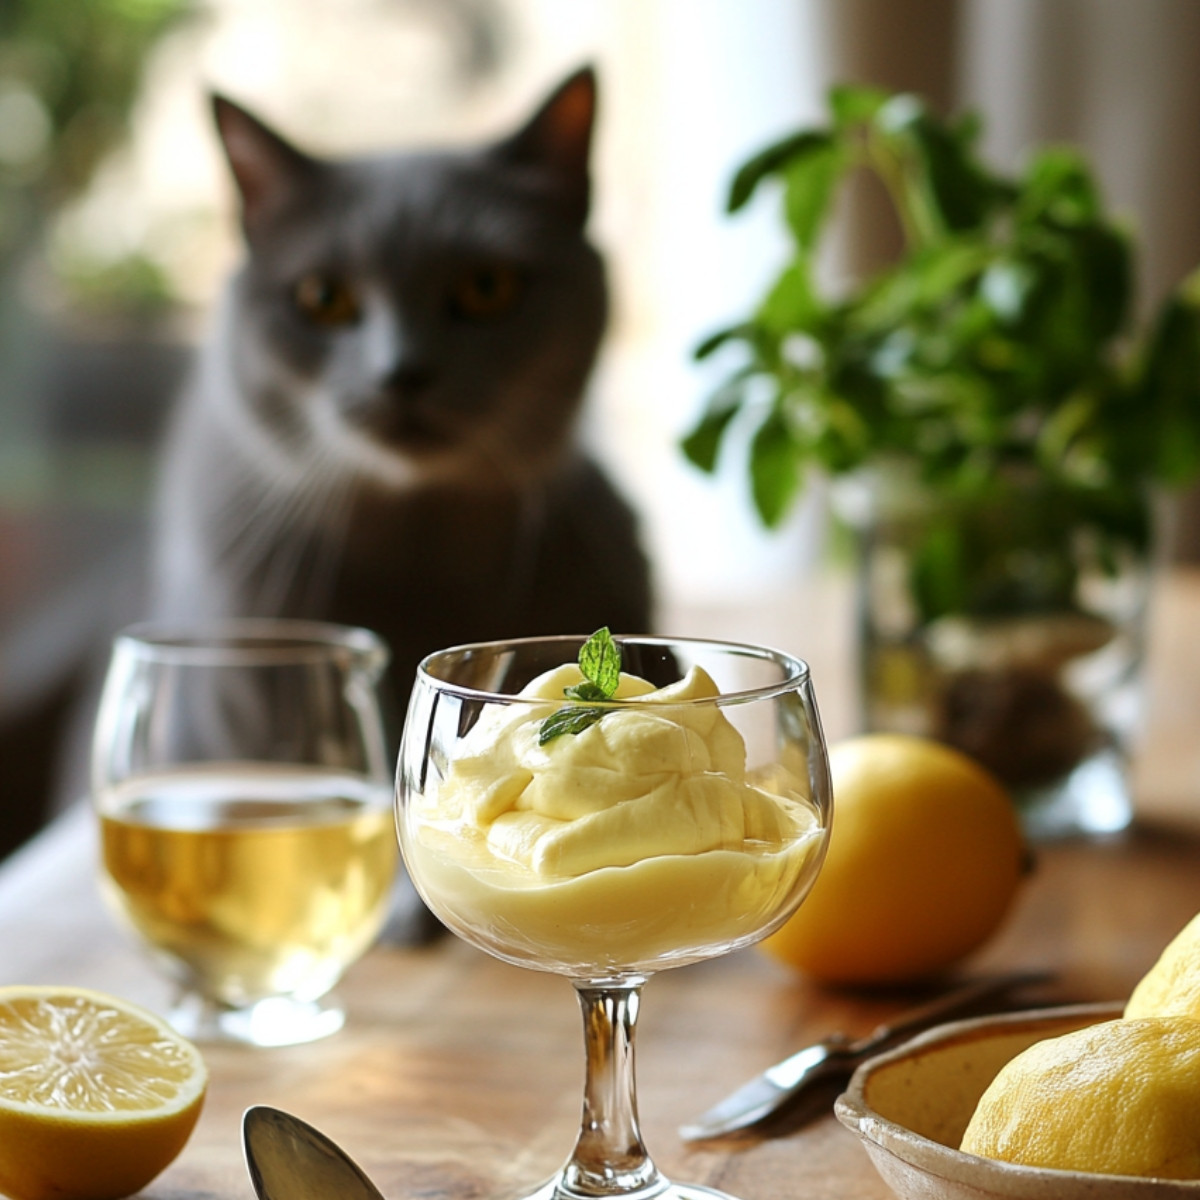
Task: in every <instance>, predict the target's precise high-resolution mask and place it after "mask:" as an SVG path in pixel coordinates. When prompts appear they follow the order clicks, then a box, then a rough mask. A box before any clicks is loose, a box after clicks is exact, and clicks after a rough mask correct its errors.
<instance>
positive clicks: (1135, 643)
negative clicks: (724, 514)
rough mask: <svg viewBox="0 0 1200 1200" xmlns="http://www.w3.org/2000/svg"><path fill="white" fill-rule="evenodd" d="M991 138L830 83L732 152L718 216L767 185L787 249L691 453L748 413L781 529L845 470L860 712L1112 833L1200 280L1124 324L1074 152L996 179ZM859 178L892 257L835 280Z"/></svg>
mask: <svg viewBox="0 0 1200 1200" xmlns="http://www.w3.org/2000/svg"><path fill="white" fill-rule="evenodd" d="M978 133H979V123H978V121H977V120H976V119H975V118H974V117H972V116H967V117H964V118H962V119H959V120H956V121H943V120H941V119H939V118H938V117H936V116H935V115H934V114H933V113H932V112H930V110H929V109H928V108H927V107H926V106H925V105H924V104H923V103H922V102H921V101H920V100H919V99H917V98H916V97H914V96H911V95H892V94H887V93H884V92H880V91H877V90H873V89H868V88H861V87H842V88H836V89H834V90H833V91H832V92H831V94H830V120H829V123H828V125H827V126H826V127H824V128H816V129H807V130H802V131H800V132H797V133H794V134H792V135H790V136H788V137H786V138H784V139H783V140H781V141H779V142H777V143H775V144H773V145H771V146H769V147H767V148H766V149H764V150H763V151H761V152H760V153H758V154H756V155H754V156H753V157H752V158H751V159H750V160H749V161H747V162H746V163H745V165H744V166H742V167H741V169H740V170H739V171H738V172H737V174H736V175H735V177H734V180H733V183H732V187H731V190H730V196H729V209H730V211H731V212H733V211H737V210H739V209H741V208H742V207H743V206H744V205H746V204H747V203H748V202H749V201H750V200H751V198H752V197H754V196H755V195H756V194H758V192H759V190H760V188H761V187H762V186H763V185H764V184H769V183H773V184H777V185H778V186H779V189H780V192H781V195H782V202H783V203H782V206H783V217H784V221H785V224H786V227H787V229H788V230H789V231H790V235H791V241H792V252H791V256H790V258H789V260H788V261H787V262H786V263H785V264H784V266H783V268H782V270H781V271H780V273H779V274H778V277H777V278H776V279H775V280H774V281H773V283H772V285H771V286H770V287H769V289H768V290H767V292H766V294H765V296H764V297H763V298H762V300H761V302H760V303H759V304H758V305H757V307H756V308H755V310H754V311H753V312H752V313H751V314H750V315H749V316H748V317H747V319H745V320H744V321H741V322H739V323H738V324H736V325H734V326H732V327H731V328H727V329H723V330H721V331H719V332H717V333H715V334H714V335H713V336H711V337H710V338H708V339H707V340H706V341H705V342H704V343H703V344H702V345H701V346H700V347H699V348H698V350H697V356H698V357H699V358H702V359H706V358H709V357H710V356H716V355H718V354H720V355H724V356H727V357H729V358H732V359H733V365H732V369H731V370H730V373H729V374H728V375H727V377H725V378H724V379H723V381H722V382H721V383H720V384H719V386H718V387H717V388H716V390H715V391H714V393H713V394H712V396H711V397H710V398H709V401H708V403H707V406H706V408H705V409H704V411H703V413H702V414H701V415H700V417H699V418H698V420H697V422H696V423H695V425H694V427H693V428H692V429H691V431H690V432H689V433H688V434H687V435H686V437H685V438H684V440H683V450H684V452H685V454H686V455H687V456H688V458H689V459H691V461H692V462H693V463H695V464H696V465H697V466H699V467H700V468H702V469H704V470H708V471H712V470H713V469H714V467H715V465H716V462H717V457H718V452H719V450H720V448H721V446H722V444H723V443H724V442H726V441H727V440H729V434H730V432H731V430H733V429H736V428H742V429H744V431H745V432H746V433H747V434H748V440H747V441H746V442H745V443H744V444H745V445H747V447H748V450H747V454H748V466H749V477H750V487H751V495H752V497H753V503H754V505H755V508H756V510H757V512H758V514H759V516H760V517H761V518H762V520H763V522H764V523H765V524H766V525H768V526H773V525H776V524H778V523H779V521H780V520H781V519H782V518H783V516H784V515H785V513H786V512H787V510H788V507H789V505H790V504H791V502H792V501H793V499H794V498H795V496H796V495H797V493H798V492H799V490H800V488H801V486H802V484H803V482H804V480H805V477H806V473H808V472H809V471H812V470H816V471H820V472H823V473H824V474H826V475H827V476H829V477H831V478H832V479H833V481H834V483H833V488H832V491H833V495H834V499H835V511H837V512H839V513H840V514H841V515H842V516H843V517H844V518H845V519H846V520H847V522H848V523H849V525H850V526H851V527H852V528H853V529H854V531H855V533H856V534H857V535H858V537H857V540H858V545H859V547H860V569H859V573H858V578H859V584H860V587H859V609H860V617H861V619H860V633H861V654H860V659H861V684H862V691H863V709H864V718H865V724H866V726H867V727H868V728H893V729H908V730H911V731H914V732H920V733H926V734H930V735H933V736H937V737H940V738H942V739H943V740H946V741H949V742H951V743H953V744H956V745H959V746H961V747H962V748H964V749H966V750H968V751H970V752H971V753H973V754H974V755H975V756H976V757H978V758H980V759H981V760H982V761H983V762H985V763H986V765H988V766H990V767H992V768H993V769H994V770H995V771H996V772H997V773H998V774H999V775H1000V776H1001V777H1002V778H1003V779H1004V780H1005V781H1006V782H1007V783H1008V784H1009V785H1010V787H1011V788H1012V790H1013V791H1014V793H1015V794H1016V795H1017V796H1018V798H1019V799H1020V801H1021V802H1022V803H1023V804H1024V805H1025V806H1026V811H1027V814H1029V822H1028V823H1029V824H1030V826H1031V828H1032V829H1033V831H1034V832H1035V833H1036V832H1041V833H1045V834H1051V833H1054V832H1056V831H1059V830H1066V829H1087V828H1093V829H1111V828H1116V827H1119V826H1120V825H1122V824H1124V823H1126V822H1127V820H1128V816H1129V802H1128V795H1127V792H1126V791H1125V790H1124V785H1123V764H1124V755H1125V751H1126V749H1127V740H1128V735H1129V733H1130V731H1131V728H1130V727H1131V720H1130V717H1131V714H1132V713H1133V712H1134V711H1135V709H1136V695H1135V692H1136V686H1137V679H1138V671H1137V667H1138V664H1139V663H1140V659H1141V646H1140V636H1141V621H1140V616H1141V610H1142V608H1143V606H1144V603H1145V597H1146V593H1147V588H1148V586H1149V579H1150V571H1151V565H1152V559H1153V550H1154V546H1155V536H1156V521H1155V512H1156V496H1157V495H1159V494H1160V493H1161V492H1162V491H1163V489H1169V488H1172V487H1178V486H1181V485H1184V484H1186V483H1188V482H1190V481H1191V480H1192V479H1194V478H1195V477H1196V476H1197V475H1198V474H1200V276H1197V277H1193V278H1191V279H1188V280H1186V281H1185V282H1184V283H1183V284H1182V285H1181V286H1180V287H1179V288H1178V289H1177V290H1176V291H1175V292H1174V293H1173V294H1171V295H1170V296H1168V297H1167V299H1166V300H1165V301H1164V302H1163V304H1162V305H1161V308H1160V309H1159V311H1158V313H1157V314H1156V315H1155V317H1154V319H1153V320H1152V321H1151V322H1149V323H1148V325H1147V327H1146V328H1145V329H1143V330H1140V331H1138V330H1134V329H1133V328H1132V325H1133V303H1132V301H1133V275H1134V271H1133V266H1134V250H1133V245H1132V241H1131V239H1130V237H1129V235H1128V233H1127V232H1126V231H1125V230H1124V229H1123V228H1122V227H1121V226H1120V224H1119V223H1118V222H1116V221H1115V220H1114V219H1113V218H1112V217H1111V216H1110V215H1109V214H1108V213H1107V212H1106V210H1105V207H1104V205H1103V203H1102V199H1101V197H1100V194H1099V191H1098V189H1097V186H1096V184H1095V181H1094V179H1093V177H1092V173H1091V171H1090V170H1089V167H1088V164H1087V162H1086V161H1085V159H1084V158H1083V157H1082V156H1081V155H1080V154H1079V153H1078V152H1076V151H1075V150H1072V149H1068V148H1060V147H1053V148H1044V149H1042V150H1040V151H1039V152H1037V153H1036V154H1034V155H1033V156H1032V157H1031V159H1030V161H1029V162H1028V164H1027V165H1026V167H1025V168H1024V170H1023V171H1021V172H1020V173H1019V174H1017V175H1015V176H1012V177H1009V176H1006V175H1004V174H1001V173H998V172H996V171H994V170H991V169H989V168H988V167H987V166H986V165H985V164H984V163H983V162H982V160H981V158H980V156H979V155H978V153H977V149H976V143H977V140H978ZM855 172H866V173H868V174H869V175H871V176H873V177H874V178H875V179H876V180H878V181H879V182H880V183H881V184H882V185H883V188H884V190H885V192H886V195H887V196H888V198H889V199H890V202H891V206H892V208H893V210H894V212H895V214H896V217H897V220H898V223H899V226H900V229H901V231H902V234H903V249H902V251H901V253H900V254H899V256H898V257H897V258H896V259H895V261H894V262H892V263H890V264H889V265H887V266H886V267H884V268H882V269H880V270H878V271H877V272H875V273H873V274H872V275H871V276H870V277H869V278H866V279H863V280H861V281H859V282H858V283H856V284H855V285H854V286H852V287H849V288H847V289H845V290H842V291H840V292H839V291H835V290H834V289H832V288H829V287H827V286H825V287H823V286H822V283H821V280H820V278H819V272H818V270H817V259H818V255H819V253H820V251H821V250H822V248H823V245H824V240H825V239H824V235H825V233H826V231H827V229H828V226H829V218H830V214H831V212H832V210H833V203H834V198H835V195H836V194H837V192H838V190H839V187H840V185H842V183H843V182H844V181H845V180H846V179H847V177H848V176H850V175H851V174H852V173H855ZM1039 823H1040V824H1039Z"/></svg>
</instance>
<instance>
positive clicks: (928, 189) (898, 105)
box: [876, 95, 1003, 232]
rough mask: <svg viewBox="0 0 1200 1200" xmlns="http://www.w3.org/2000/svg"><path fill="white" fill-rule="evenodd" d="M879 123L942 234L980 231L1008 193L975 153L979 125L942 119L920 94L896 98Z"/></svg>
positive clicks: (879, 117)
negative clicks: (955, 123) (910, 175)
mask: <svg viewBox="0 0 1200 1200" xmlns="http://www.w3.org/2000/svg"><path fill="white" fill-rule="evenodd" d="M876 125H877V127H878V129H879V130H880V132H881V133H882V134H883V136H884V137H885V139H886V141H887V142H888V143H889V144H890V145H891V146H892V148H893V150H894V151H895V152H896V153H897V154H898V155H899V156H900V159H901V161H902V162H905V163H906V164H907V167H908V170H909V171H911V172H913V174H914V178H915V179H916V180H917V181H918V182H919V185H920V189H921V191H922V192H923V193H924V198H925V201H926V203H927V204H928V205H929V207H930V210H931V211H930V214H929V215H930V216H932V217H934V218H935V219H936V221H937V225H938V227H939V228H940V229H941V230H943V231H946V230H948V231H951V232H953V231H962V230H968V229H976V228H978V227H979V226H980V225H981V224H982V223H983V221H984V219H985V218H986V217H987V216H988V214H989V213H990V212H991V211H992V210H993V208H994V207H995V205H996V203H997V202H998V200H999V199H1000V198H1001V196H1002V194H1003V189H1002V188H1001V187H1000V186H999V184H998V183H997V181H996V180H995V179H993V177H992V176H991V175H990V174H989V173H988V172H987V171H986V170H985V169H984V168H983V166H982V165H981V164H980V163H979V162H978V161H977V160H976V159H975V157H974V154H973V153H972V142H973V140H974V137H975V132H976V126H975V125H973V124H971V123H964V124H963V125H961V126H960V127H958V128H955V127H953V126H950V125H948V124H944V123H943V122H941V121H939V120H937V119H936V118H935V117H934V116H933V115H932V114H930V112H929V111H928V109H927V108H926V107H925V105H924V104H923V103H922V102H921V101H920V100H918V99H917V97H915V96H909V95H899V96H894V97H893V98H892V99H890V100H889V101H888V102H887V104H885V105H884V106H883V107H882V108H881V109H880V110H879V112H878V114H877V119H876Z"/></svg>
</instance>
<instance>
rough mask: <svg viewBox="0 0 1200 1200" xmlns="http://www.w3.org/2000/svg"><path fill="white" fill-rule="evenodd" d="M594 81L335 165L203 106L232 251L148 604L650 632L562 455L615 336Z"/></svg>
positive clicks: (175, 465)
mask: <svg viewBox="0 0 1200 1200" xmlns="http://www.w3.org/2000/svg"><path fill="white" fill-rule="evenodd" d="M593 100H594V81H593V80H592V79H591V75H590V73H589V72H582V73H580V74H578V75H576V76H573V77H572V78H571V79H570V80H568V81H566V83H564V85H563V86H562V87H561V88H560V89H559V90H558V91H557V92H556V93H555V94H554V95H553V96H551V98H550V99H549V100H548V101H547V102H546V104H544V105H543V106H542V108H541V109H540V110H539V111H538V112H537V113H536V114H535V115H534V117H533V118H532V119H531V120H530V122H528V123H527V125H526V126H524V127H523V128H522V129H521V130H518V131H517V133H516V134H514V135H513V136H512V137H510V138H508V139H505V140H504V141H502V142H499V143H496V144H495V145H493V146H489V147H484V148H482V149H481V150H479V151H475V152H455V153H453V154H444V155H441V154H430V155H423V156H415V157H412V158H409V159H395V160H392V159H377V160H358V161H353V162H349V163H335V162H328V161H326V160H319V159H313V158H310V157H308V156H306V155H303V154H301V153H300V152H299V151H296V150H295V149H294V148H292V147H291V146H290V144H288V143H286V142H284V141H283V140H282V139H280V138H279V137H278V135H276V134H274V133H272V132H271V131H269V130H268V129H266V128H265V127H264V126H262V125H261V124H260V123H258V122H257V121H256V120H255V119H254V118H251V117H250V116H249V115H248V114H246V113H244V112H242V111H241V110H240V109H237V108H236V106H233V105H230V104H229V103H228V102H225V101H218V104H217V115H218V124H219V127H220V129H221V132H222V137H223V141H224V144H225V147H226V150H227V153H228V155H229V158H230V162H231V165H232V167H233V170H234V175H235V178H236V179H237V182H238V186H239V190H240V193H241V196H242V201H243V226H244V228H245V230H246V234H247V243H248V255H247V260H246V263H245V265H244V266H243V268H242V269H241V271H240V272H239V273H238V275H237V276H236V277H235V278H234V280H233V281H232V282H231V285H230V288H229V290H228V294H227V297H226V299H225V301H224V304H223V307H222V310H221V313H220V317H219V319H218V320H217V321H216V322H215V323H214V328H213V333H212V335H211V337H210V340H209V343H208V344H207V345H206V346H205V347H204V349H203V351H202V353H201V355H200V359H199V364H198V369H197V371H196V372H195V375H194V378H193V380H192V382H191V385H190V387H189V389H188V391H187V392H186V394H185V396H184V397H183V400H182V404H181V406H180V410H179V412H178V414H177V418H176V420H175V422H174V426H173V430H172V433H171V436H170V438H169V441H168V445H167V447H166V451H165V455H164V460H163V471H162V477H163V487H162V491H161V500H160V505H159V514H158V515H159V528H158V538H157V551H156V556H155V557H156V581H155V582H156V597H157V598H156V605H155V606H156V610H157V615H158V616H160V617H163V618H167V619H176V620H189V621H197V620H204V619H209V618H214V617H229V616H233V617H240V616H280V617H302V618H316V619H322V620H330V621H337V622H341V623H345V624H353V625H364V626H366V627H368V628H371V629H374V630H375V631H377V632H378V633H380V634H382V635H383V636H384V638H385V639H386V640H387V641H388V643H389V645H390V646H391V648H392V651H393V654H394V656H395V661H396V666H395V670H394V678H395V681H396V683H397V686H398V688H400V689H401V690H402V691H403V690H404V689H406V688H407V684H408V681H409V680H410V679H411V674H412V671H413V670H414V668H415V665H416V662H417V661H418V660H419V658H420V657H421V656H422V655H424V654H426V653H428V652H430V651H432V650H434V649H437V648H439V647H442V646H444V645H447V644H452V643H458V642H464V641H475V640H483V639H487V638H497V637H510V636H521V635H536V634H548V633H560V632H561V633H583V634H586V633H590V632H591V631H592V630H593V629H595V628H597V627H598V626H600V625H602V624H607V625H609V626H611V627H612V628H613V629H614V630H617V631H625V632H635V631H644V630H645V629H647V628H648V627H649V625H650V622H651V597H650V583H649V573H648V570H647V566H646V562H645V559H644V556H643V554H642V551H641V549H640V546H639V543H638V537H637V529H636V523H635V521H634V518H633V515H632V513H631V512H630V510H629V508H628V506H627V505H626V504H625V503H624V501H623V500H622V499H621V498H620V497H619V495H618V494H617V492H616V490H615V489H614V488H613V487H612V486H611V484H610V483H609V481H608V480H607V479H606V478H605V476H604V475H603V473H602V472H601V471H600V470H599V469H598V468H597V467H596V466H595V465H594V464H593V463H592V462H591V461H590V460H589V459H588V458H587V457H586V456H585V455H583V454H582V453H581V452H580V450H579V448H578V446H577V444H576V440H575V433H574V429H575V423H576V418H577V415H578V410H579V407H580V405H581V402H582V395H583V391H584V388H585V386H586V382H587V379H588V376H589V374H590V371H591V368H592V365H593V362H594V358H595V355H596V352H597V348H598V345H599V340H600V336H601V333H602V330H603V327H604V322H605V313H606V297H605V289H604V280H603V270H602V266H601V264H600V260H599V258H598V256H597V255H596V254H595V251H594V250H593V249H592V248H591V247H590V246H589V245H588V244H587V242H586V240H585V239H584V236H583V223H584V218H585V216H586V211H587V177H586V161H587V143H588V138H589V136H590V129H591V116H592V103H593Z"/></svg>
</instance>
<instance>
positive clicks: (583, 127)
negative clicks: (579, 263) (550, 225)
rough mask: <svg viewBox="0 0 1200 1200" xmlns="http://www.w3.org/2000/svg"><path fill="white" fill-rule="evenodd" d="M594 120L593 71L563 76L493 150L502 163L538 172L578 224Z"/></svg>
mask: <svg viewBox="0 0 1200 1200" xmlns="http://www.w3.org/2000/svg"><path fill="white" fill-rule="evenodd" d="M595 119H596V72H595V71H594V70H593V68H592V67H590V66H589V67H582V68H581V69H580V70H578V71H575V72H574V73H573V74H571V75H568V76H567V78H566V79H564V80H563V82H562V83H560V84H559V85H558V87H557V88H555V89H554V91H553V92H551V93H550V95H549V96H548V97H547V98H546V99H545V100H544V101H543V102H542V105H541V107H540V108H539V109H538V110H537V111H536V112H535V113H534V114H533V116H532V117H531V118H530V119H529V120H528V121H527V122H526V124H525V125H524V126H522V128H520V129H519V130H517V132H516V133H515V134H513V135H512V136H511V137H509V138H507V139H505V140H504V141H503V142H500V143H499V144H498V145H497V146H496V147H495V148H494V150H493V153H494V154H495V155H496V156H497V157H498V158H500V159H502V160H503V161H505V162H511V163H516V164H519V165H521V166H527V167H532V168H534V169H536V170H538V171H539V172H542V173H543V174H544V175H545V176H546V178H547V179H548V180H549V181H550V182H551V184H552V186H553V187H554V190H555V192H556V193H557V194H558V195H559V196H560V197H561V199H562V202H563V204H564V205H565V207H566V209H567V211H568V212H569V213H570V214H571V215H572V216H573V217H575V218H577V219H578V220H579V222H580V223H581V224H582V223H583V221H584V220H585V219H586V218H587V213H588V204H589V201H590V194H591V183H590V179H589V175H588V157H589V155H590V153H591V144H592V127H593V125H594V124H595Z"/></svg>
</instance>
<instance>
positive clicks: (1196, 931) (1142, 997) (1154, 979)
mask: <svg viewBox="0 0 1200 1200" xmlns="http://www.w3.org/2000/svg"><path fill="white" fill-rule="evenodd" d="M1125 1015H1126V1016H1127V1017H1168V1016H1178V1017H1192V1018H1193V1019H1195V1020H1197V1021H1200V915H1197V916H1195V917H1193V918H1192V919H1191V920H1190V921H1189V922H1188V923H1187V924H1186V925H1185V926H1184V927H1183V929H1181V930H1180V931H1179V933H1177V934H1176V935H1175V937H1174V938H1173V939H1172V940H1171V942H1170V943H1169V944H1168V945H1167V948H1166V949H1165V950H1164V951H1163V952H1162V954H1161V956H1160V957H1159V959H1158V962H1156V963H1155V964H1154V966H1152V967H1151V968H1150V970H1149V971H1147V972H1146V974H1145V975H1143V976H1142V978H1141V980H1140V982H1139V983H1138V985H1137V987H1135V988H1134V989H1133V994H1132V995H1131V996H1130V997H1129V1003H1128V1004H1127V1005H1126V1006H1125Z"/></svg>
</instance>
